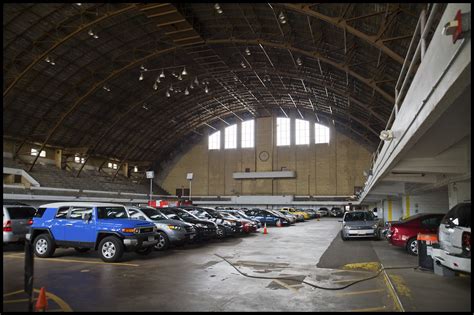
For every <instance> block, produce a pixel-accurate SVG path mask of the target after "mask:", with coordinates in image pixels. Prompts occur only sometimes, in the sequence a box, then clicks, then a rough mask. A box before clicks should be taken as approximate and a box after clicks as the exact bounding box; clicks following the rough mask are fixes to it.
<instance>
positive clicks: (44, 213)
mask: <svg viewBox="0 0 474 315" xmlns="http://www.w3.org/2000/svg"><path fill="white" fill-rule="evenodd" d="M157 236H158V234H157V232H156V227H155V225H154V224H153V223H151V222H147V221H143V220H133V219H130V218H129V216H128V213H127V210H126V209H125V207H124V206H122V205H119V204H113V203H110V204H109V203H90V202H57V203H50V204H45V205H42V206H40V207H39V208H38V211H37V212H36V214H35V217H34V219H33V224H32V225H31V229H30V232H29V233H28V234H27V239H29V240H33V248H34V252H35V255H36V256H38V257H42V258H46V257H51V256H53V254H54V251H55V250H56V247H74V248H75V249H76V251H78V252H86V251H88V250H90V249H94V250H98V252H99V256H100V258H101V259H102V260H103V261H105V262H116V261H118V260H119V259H120V258H121V257H122V255H123V253H124V251H131V250H134V251H135V252H136V253H138V254H142V255H146V254H149V253H150V252H151V251H152V250H153V246H154V245H155V244H156V243H158V237H157Z"/></svg>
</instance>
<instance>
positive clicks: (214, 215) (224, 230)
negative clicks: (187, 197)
mask: <svg viewBox="0 0 474 315" xmlns="http://www.w3.org/2000/svg"><path fill="white" fill-rule="evenodd" d="M181 208H182V209H185V210H187V211H189V213H191V214H194V215H195V216H197V217H198V218H201V219H205V220H209V221H213V222H214V223H216V224H217V238H224V237H226V236H231V235H235V234H238V233H240V232H242V224H241V223H240V222H239V221H238V220H231V219H226V218H224V217H223V216H222V214H221V213H219V211H217V210H214V209H210V208H202V207H193V206H183V207H181Z"/></svg>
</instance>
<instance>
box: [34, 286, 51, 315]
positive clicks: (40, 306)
mask: <svg viewBox="0 0 474 315" xmlns="http://www.w3.org/2000/svg"><path fill="white" fill-rule="evenodd" d="M46 308H48V300H47V299H46V291H45V289H44V287H41V290H40V293H39V296H38V300H37V301H36V307H35V309H36V311H37V312H39V311H40V310H41V311H43V312H45V311H46Z"/></svg>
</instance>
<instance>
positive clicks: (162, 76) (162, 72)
mask: <svg viewBox="0 0 474 315" xmlns="http://www.w3.org/2000/svg"><path fill="white" fill-rule="evenodd" d="M164 77H165V70H163V69H161V73H160V78H164Z"/></svg>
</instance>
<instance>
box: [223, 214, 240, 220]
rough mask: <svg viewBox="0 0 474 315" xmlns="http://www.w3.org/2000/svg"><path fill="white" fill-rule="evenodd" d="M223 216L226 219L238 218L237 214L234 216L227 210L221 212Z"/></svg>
mask: <svg viewBox="0 0 474 315" xmlns="http://www.w3.org/2000/svg"><path fill="white" fill-rule="evenodd" d="M219 214H220V215H221V216H222V217H224V218H225V219H231V220H237V218H236V217H235V216H233V215H232V214H230V213H227V212H221V213H219Z"/></svg>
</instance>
